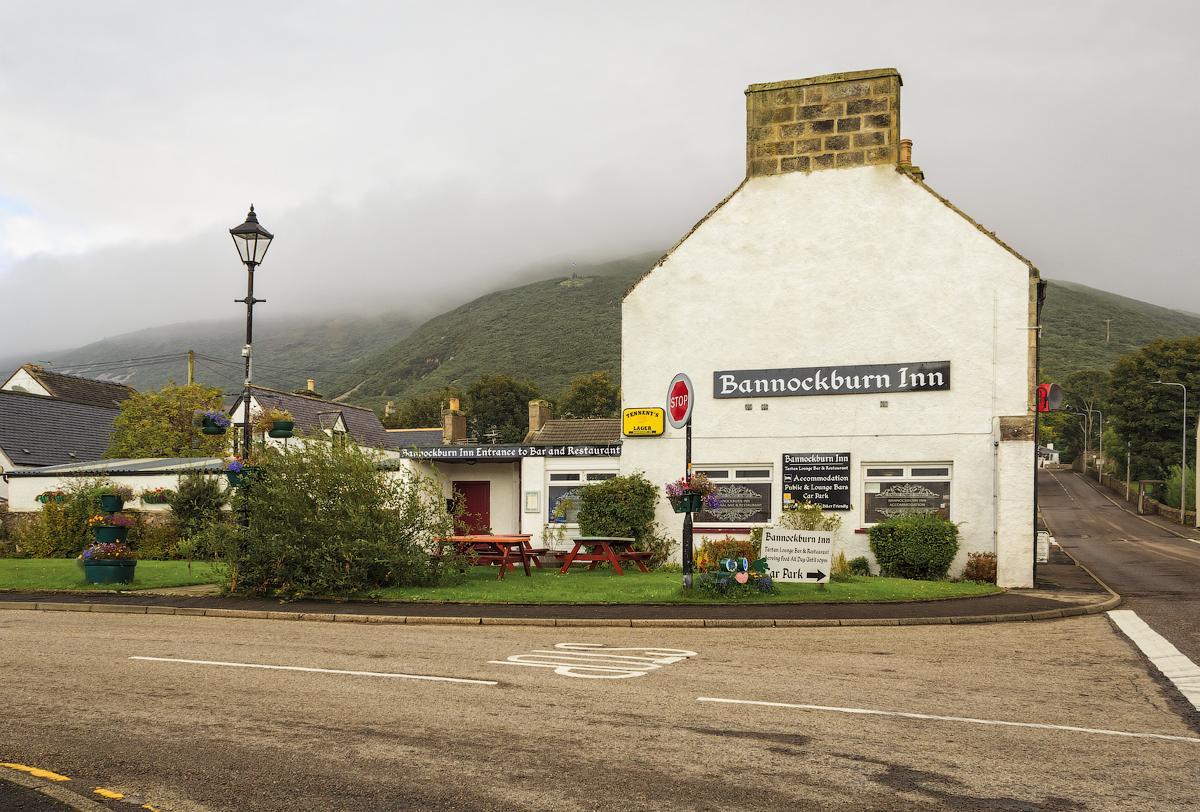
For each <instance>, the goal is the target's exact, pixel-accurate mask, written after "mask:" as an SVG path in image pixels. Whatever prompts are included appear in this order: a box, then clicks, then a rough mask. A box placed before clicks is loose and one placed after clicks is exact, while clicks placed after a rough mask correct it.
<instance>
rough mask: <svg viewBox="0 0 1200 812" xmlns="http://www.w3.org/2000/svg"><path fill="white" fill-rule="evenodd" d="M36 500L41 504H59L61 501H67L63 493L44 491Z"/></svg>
mask: <svg viewBox="0 0 1200 812" xmlns="http://www.w3.org/2000/svg"><path fill="white" fill-rule="evenodd" d="M37 500H38V501H39V502H41V503H42V504H43V505H61V504H62V503H63V502H65V501H67V497H66V496H65V495H63V494H54V495H50V494H45V493H44V494H42V495H41V496H39V497H38V498H37Z"/></svg>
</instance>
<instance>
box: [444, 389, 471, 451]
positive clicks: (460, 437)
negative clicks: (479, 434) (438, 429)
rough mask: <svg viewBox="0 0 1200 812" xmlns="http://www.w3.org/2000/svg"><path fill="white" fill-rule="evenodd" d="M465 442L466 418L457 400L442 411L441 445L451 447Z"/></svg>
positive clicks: (452, 401)
mask: <svg viewBox="0 0 1200 812" xmlns="http://www.w3.org/2000/svg"><path fill="white" fill-rule="evenodd" d="M466 441H467V416H466V415H465V414H463V412H462V409H460V408H459V403H458V398H450V404H449V405H448V406H447V407H446V408H445V409H442V443H443V444H445V445H452V444H454V443H465V442H466Z"/></svg>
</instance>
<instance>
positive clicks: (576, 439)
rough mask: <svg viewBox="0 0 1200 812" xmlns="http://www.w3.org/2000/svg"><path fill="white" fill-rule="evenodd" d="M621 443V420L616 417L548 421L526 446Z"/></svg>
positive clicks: (528, 440)
mask: <svg viewBox="0 0 1200 812" xmlns="http://www.w3.org/2000/svg"><path fill="white" fill-rule="evenodd" d="M620 441H621V420H620V418H616V417H591V418H585V419H581V420H547V421H546V423H545V425H543V426H542V428H541V429H540V430H538V431H535V432H532V433H531V434H530V435H529V436H528V437H526V438H525V444H526V445H614V444H616V443H619V442H620Z"/></svg>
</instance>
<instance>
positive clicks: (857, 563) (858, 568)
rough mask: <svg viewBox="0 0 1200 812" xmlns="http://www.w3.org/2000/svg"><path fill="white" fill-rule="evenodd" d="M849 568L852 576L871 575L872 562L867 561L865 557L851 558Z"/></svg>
mask: <svg viewBox="0 0 1200 812" xmlns="http://www.w3.org/2000/svg"><path fill="white" fill-rule="evenodd" d="M849 567H850V574H851V575H870V574H871V562H870V561H868V560H867V557H866V556H865V555H860V556H858V557H857V558H851V559H850V563H849Z"/></svg>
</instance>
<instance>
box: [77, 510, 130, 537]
mask: <svg viewBox="0 0 1200 812" xmlns="http://www.w3.org/2000/svg"><path fill="white" fill-rule="evenodd" d="M134 524H136V522H134V520H133V519H131V518H130V517H128V516H122V515H121V514H119V513H118V514H111V513H110V514H109V515H107V516H104V515H101V514H99V513H98V514H96V515H95V516H93V517H92V518H90V519H88V527H89V528H91V531H92V536H93V537H95V539H96V541H97V542H99V543H109V542H113V541H125V537H126V536H128V535H129V528H131V527H133V526H134Z"/></svg>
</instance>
